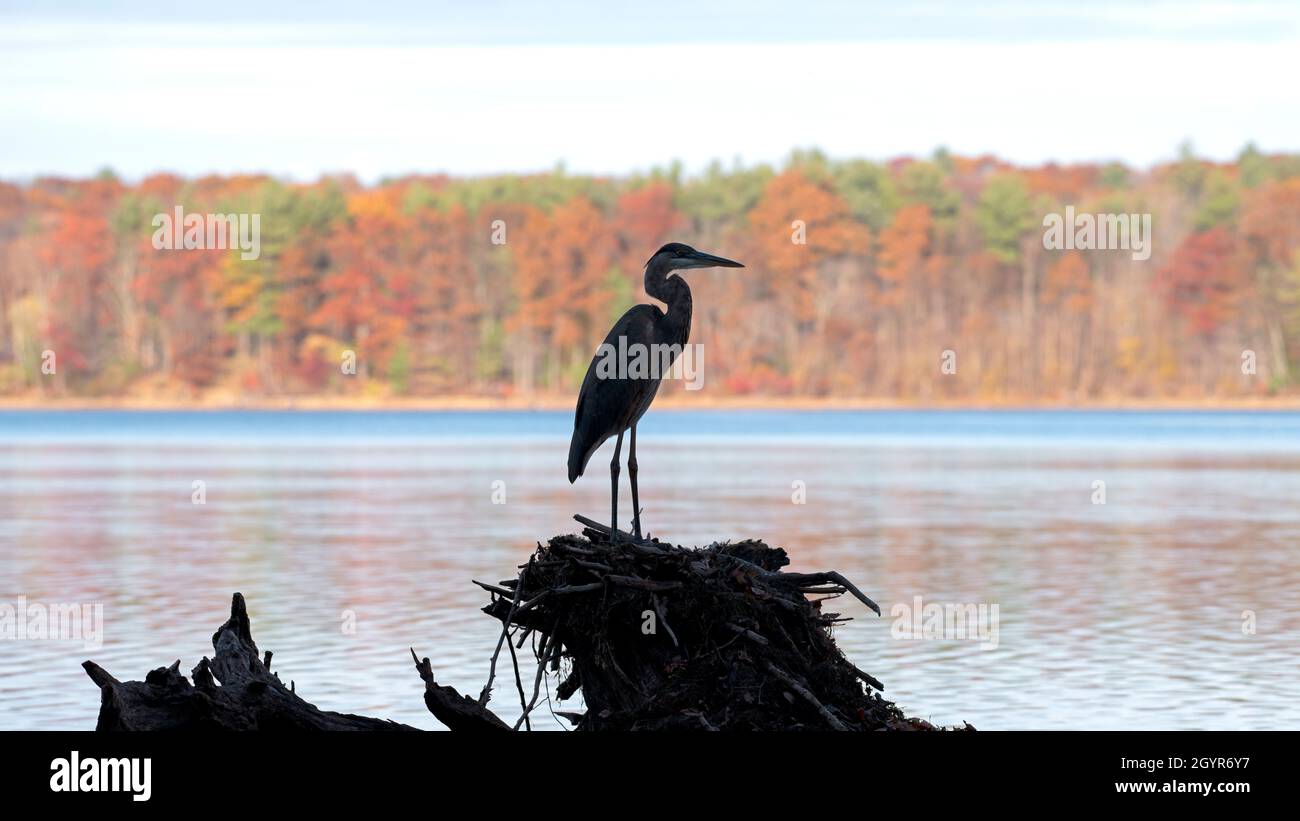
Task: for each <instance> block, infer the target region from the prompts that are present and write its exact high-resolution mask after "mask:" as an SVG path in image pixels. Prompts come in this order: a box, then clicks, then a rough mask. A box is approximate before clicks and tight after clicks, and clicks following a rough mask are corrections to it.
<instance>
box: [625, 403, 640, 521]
mask: <svg viewBox="0 0 1300 821" xmlns="http://www.w3.org/2000/svg"><path fill="white" fill-rule="evenodd" d="M628 444H629V445H630V447H631V449H630V450H629V451H628V455H627V477H628V479H630V480H631V481H632V535H633V536H636V537H637V538H638V539H640V538H641V500H640V498H638V497H637V492H636V425H633V426H632V441H631V442H629V443H628Z"/></svg>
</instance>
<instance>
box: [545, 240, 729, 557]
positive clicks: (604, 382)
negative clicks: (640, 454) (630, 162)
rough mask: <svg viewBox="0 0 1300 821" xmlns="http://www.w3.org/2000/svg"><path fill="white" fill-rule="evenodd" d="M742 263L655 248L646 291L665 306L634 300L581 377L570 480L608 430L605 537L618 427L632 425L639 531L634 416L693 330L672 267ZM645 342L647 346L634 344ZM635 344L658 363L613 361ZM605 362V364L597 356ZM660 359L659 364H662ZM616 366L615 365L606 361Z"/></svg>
mask: <svg viewBox="0 0 1300 821" xmlns="http://www.w3.org/2000/svg"><path fill="white" fill-rule="evenodd" d="M714 267H724V268H744V267H745V266H744V265H741V264H740V263H739V262H733V261H732V260H729V259H723V258H722V257H715V256H713V255H712V254H706V253H704V252H703V251H696V250H695V249H694V248H692V247H691V246H689V245H683V244H681V243H680V242H670V243H668V244H667V245H665V246H664V247H662V248H660V249H659V250H658V251H656V252H655V255H654V256H652V257H650V259H649V260H648V261H647V262H646V264H645V292H646V293H647V294H649V295H650V296H652V297H654V298H655V299H658V300H661V301H662V302H663V303H664V304H666V305H667V306H668V312H667V313H665V312H663V311H661V310H659V307H658V306H657V305H636V306H634V307H632V308H631V309H629V310H628V312H627V313H625V314H623V316H622V317H620V318H619V320H618V322H615V323H614V327H613V328H612V329H611V330H610V332H609V334H608V335H607V336H606V337H605V343H604V344H603V345H601V347H600V349H599V351H598V352H597V353H596V356H595V358H593V359H592V360H591V365H589V366H588V367H587V376H586V377H585V378H584V379H583V380H582V390H581V391H579V392H578V407H577V410H576V411H575V412H574V415H573V439H572V441H570V443H569V483H570V484H572V483H573V482H574V481H576V480H577V478H578V477H579V476H581V475H582V472H583V471H584V470H586V468H587V461H588V460H589V459H591V454H593V453H595V452H596V450H597V449H598V448H599V447H600V446H601V445H602V444H604V443H605V440H606V439H608V438H609V437H611V436H617V437H618V440H617V441H616V442H615V443H614V458H613V459H612V460H611V461H610V463H609V484H610V514H609V515H610V540H611V541H617V540H618V473H619V464H618V457H619V453H620V452H621V451H622V450H623V433H624V432H625V431H628V430H631V432H632V437H631V439H632V441H631V443H630V445H631V451H630V453H629V454H628V460H627V472H628V475H629V478H630V479H631V481H632V533H633V535H634V536H635V537H636V538H637V539H640V538H641V500H640V498H639V497H638V495H637V487H636V423H637V422H638V421H639V420H640V419H641V416H642V414H644V413H645V412H646V409H647V408H649V407H650V403H651V402H653V401H654V398H655V393H656V392H658V390H659V382H660V380H661V379H662V378H663V376H664V367H666V366H667V365H671V364H672V362H673V361H675V360H676V358H677V356H678V355H679V354H680V353H681V352H682V351H683V350H684V349H685V346H686V341H687V339H688V337H689V336H690V333H691V288H690V286H689V285H687V284H686V280H684V279H682V278H681V277H680V276H676V275H675V274H674V273H673V272H675V271H680V270H682V269H685V268H714ZM634 346H644V347H639V348H638V347H634ZM626 351H634V352H637V353H640V354H645V355H647V356H649V357H650V361H651V362H652V363H653V364H655V365H656V367H654V368H651V369H650V370H649V373H646V369H645V368H633V367H618V366H623V365H626V364H627V363H625V362H615V363H611V362H610V361H609V357H611V356H615V357H617V356H625V355H626V354H625V353H623V352H626ZM602 362H603V364H602ZM659 365H662V366H663V367H659ZM611 366H614V367H611Z"/></svg>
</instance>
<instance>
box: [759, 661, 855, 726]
mask: <svg viewBox="0 0 1300 821" xmlns="http://www.w3.org/2000/svg"><path fill="white" fill-rule="evenodd" d="M763 664H764V665H765V666H766V667H767V671H768V672H769V673H771V674H772V675H774V676H776V677H777V678H779V679H781V681H783V682H785V684H786V686H787V687H789V688H790V689H791V690H794V691H795V692H796V693H798V694H799V695H801V696H803V697H804V700H805V701H807V702H808V703H809V704H811V705H812V706H814V707H816V708H817V712H819V713H821V715H822V718H824V719H826V723H827V724H829V725H831V729H834V730H840V731H847V730H848V729H849V728H848V727H847V726H846V725H845V724H844V722H843V721H840V720H839V719H838V718H836V717H835V714H834V713H832V712H831V711H830V710H828V709H827V708H826V705H825V704H822V703H821V702H820V701H818V700H817V696H815V695H813V694H812V691H811V690H809V689H808V688H807V687H805V686H803V685H802V684H800V683H799V682H798V681H795V679H794V676H792V675H790V674H789V673H787V672H786V671H784V670H782V669H781V668H780V667H777V666H776V665H775V664H773V663H772V662H770V661H766V660H765V661H764V662H763Z"/></svg>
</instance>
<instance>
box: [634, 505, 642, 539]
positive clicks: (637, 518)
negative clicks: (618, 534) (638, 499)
mask: <svg viewBox="0 0 1300 821" xmlns="http://www.w3.org/2000/svg"><path fill="white" fill-rule="evenodd" d="M632 535H633V536H635V537H636V540H637V541H638V542H639V541H641V511H639V510H638V511H637V512H636V513H635V514H634V515H633V516H632Z"/></svg>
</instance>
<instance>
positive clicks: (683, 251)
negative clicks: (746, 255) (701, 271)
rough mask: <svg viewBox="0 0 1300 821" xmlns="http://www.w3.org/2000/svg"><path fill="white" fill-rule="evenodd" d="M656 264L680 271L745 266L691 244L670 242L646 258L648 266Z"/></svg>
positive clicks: (664, 268)
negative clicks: (693, 246)
mask: <svg viewBox="0 0 1300 821" xmlns="http://www.w3.org/2000/svg"><path fill="white" fill-rule="evenodd" d="M651 265H654V266H655V267H658V268H661V269H662V270H665V271H678V270H682V269H684V268H744V267H745V266H744V265H741V264H740V263H739V262H736V261H734V260H730V259H724V258H723V257H715V256H714V255H713V254H706V253H704V252H703V251H696V250H695V249H694V248H692V247H691V246H689V245H683V244H682V243H680V242H670V243H668V244H667V245H665V246H664V247H662V248H660V249H659V250H658V251H655V255H654V256H652V257H650V259H648V260H646V266H647V267H649V266H651Z"/></svg>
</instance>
